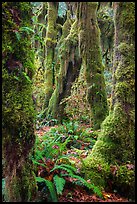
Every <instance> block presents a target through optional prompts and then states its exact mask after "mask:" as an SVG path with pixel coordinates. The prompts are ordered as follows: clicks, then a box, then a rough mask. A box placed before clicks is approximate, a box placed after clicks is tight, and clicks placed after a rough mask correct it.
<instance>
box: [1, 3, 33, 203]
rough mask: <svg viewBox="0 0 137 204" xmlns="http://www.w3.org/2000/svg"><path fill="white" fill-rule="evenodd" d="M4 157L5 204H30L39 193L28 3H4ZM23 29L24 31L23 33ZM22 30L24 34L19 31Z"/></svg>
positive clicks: (29, 8)
mask: <svg viewBox="0 0 137 204" xmlns="http://www.w3.org/2000/svg"><path fill="white" fill-rule="evenodd" d="M2 15H3V16H2V25H3V26H2V55H3V60H2V80H3V81H2V96H3V97H2V113H3V117H2V135H3V139H2V153H3V163H4V169H3V175H4V178H5V182H6V186H5V201H6V202H28V201H31V200H32V199H33V198H34V196H35V193H36V182H35V176H34V172H33V164H32V162H31V156H32V154H33V147H34V143H35V135H34V125H33V124H34V114H35V112H34V107H33V101H32V81H31V80H32V77H33V74H34V72H35V69H34V53H33V51H32V48H31V38H30V36H31V33H28V32H26V31H25V28H26V27H28V28H31V17H32V8H31V4H30V3H29V2H3V3H2ZM23 28H24V31H23ZM21 29H22V32H21V31H20V30H21Z"/></svg>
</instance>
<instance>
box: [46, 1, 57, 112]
mask: <svg viewBox="0 0 137 204" xmlns="http://www.w3.org/2000/svg"><path fill="white" fill-rule="evenodd" d="M57 16H58V2H48V21H47V24H48V26H47V33H46V39H45V44H46V59H45V63H44V64H45V65H44V66H45V86H46V93H45V104H44V109H45V108H47V107H48V103H49V99H50V98H51V95H52V93H53V85H54V52H55V45H56V43H57V42H56V37H57V28H56V20H57Z"/></svg>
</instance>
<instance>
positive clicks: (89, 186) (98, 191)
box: [69, 174, 103, 198]
mask: <svg viewBox="0 0 137 204" xmlns="http://www.w3.org/2000/svg"><path fill="white" fill-rule="evenodd" d="M69 176H70V177H72V178H76V179H78V181H80V182H81V184H82V185H84V186H86V187H87V188H88V189H92V190H93V192H94V193H96V194H97V195H98V196H99V197H101V198H103V195H102V192H101V190H100V189H99V188H98V187H97V186H94V184H90V183H88V182H87V181H86V180H85V179H84V178H82V177H81V176H78V175H75V174H69ZM74 183H77V184H79V185H80V183H78V182H77V181H74Z"/></svg>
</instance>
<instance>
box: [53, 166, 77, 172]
mask: <svg viewBox="0 0 137 204" xmlns="http://www.w3.org/2000/svg"><path fill="white" fill-rule="evenodd" d="M56 169H61V170H65V171H67V172H68V173H69V174H74V172H75V173H76V171H77V169H76V168H75V167H73V166H70V165H68V164H61V165H56V166H55V167H54V168H53V169H52V170H51V171H50V172H52V171H54V170H56Z"/></svg>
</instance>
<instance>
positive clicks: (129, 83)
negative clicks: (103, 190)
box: [84, 2, 135, 198]
mask: <svg viewBox="0 0 137 204" xmlns="http://www.w3.org/2000/svg"><path fill="white" fill-rule="evenodd" d="M113 6H114V11H115V12H114V13H115V18H114V19H115V45H114V48H115V50H114V67H113V69H114V77H113V80H114V82H115V83H114V84H115V85H114V89H113V91H114V94H113V99H114V100H113V102H114V103H113V106H114V107H113V110H111V111H110V112H109V116H107V118H106V119H105V120H104V122H103V123H102V127H101V133H100V134H99V137H98V140H97V142H96V143H95V145H94V147H93V149H92V153H91V154H90V155H89V156H88V157H87V158H86V159H85V161H84V163H85V166H84V169H86V170H85V172H86V173H85V174H86V177H87V178H88V179H89V178H91V182H93V183H95V184H96V185H99V186H106V185H108V184H107V182H110V181H111V184H112V186H113V187H114V188H115V189H117V190H118V191H119V193H122V194H123V195H125V196H129V197H131V198H134V196H135V170H134V160H135V141H134V139H135V132H134V131H135V87H134V85H135V79H134V77H135V50H134V46H135V43H134V35H135V28H134V25H135V24H134V23H135V4H134V2H114V5H113Z"/></svg>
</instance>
